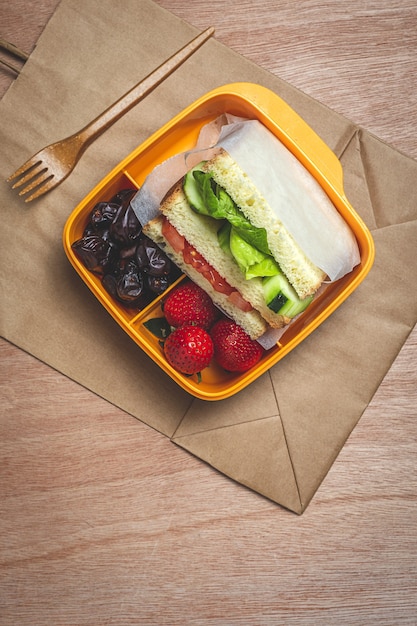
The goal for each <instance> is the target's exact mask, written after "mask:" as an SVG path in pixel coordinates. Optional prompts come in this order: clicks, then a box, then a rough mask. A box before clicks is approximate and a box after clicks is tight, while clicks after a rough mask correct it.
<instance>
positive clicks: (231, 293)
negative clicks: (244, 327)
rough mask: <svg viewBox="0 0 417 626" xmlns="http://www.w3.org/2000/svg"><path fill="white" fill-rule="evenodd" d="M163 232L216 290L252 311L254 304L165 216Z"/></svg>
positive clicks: (174, 247) (244, 308)
mask: <svg viewBox="0 0 417 626" xmlns="http://www.w3.org/2000/svg"><path fill="white" fill-rule="evenodd" d="M162 234H163V236H164V237H165V239H166V240H167V241H168V243H169V244H170V246H171V247H172V248H173V249H174V250H175V252H176V253H177V254H179V253H181V254H182V256H183V259H184V263H187V264H188V265H191V267H193V268H194V269H195V270H197V272H199V273H200V274H201V275H202V276H204V278H205V279H206V280H207V281H208V282H209V283H210V285H211V286H212V287H213V289H214V290H215V291H217V292H218V293H223V294H225V295H226V296H228V298H229V300H230V302H232V304H233V305H234V306H236V307H237V308H238V309H240V310H241V311H245V312H248V311H251V310H252V308H253V307H252V305H251V304H249V302H247V300H245V299H244V298H243V297H242V296H241V295H240V293H239V292H238V291H236V289H234V288H233V287H232V286H231V285H229V283H228V282H227V280H225V279H224V278H223V277H222V276H220V274H219V273H218V272H217V271H216V270H215V269H214V267H213V266H212V265H210V263H208V262H207V261H206V260H205V258H204V257H203V256H202V255H201V254H200V253H199V252H197V250H196V249H195V248H194V246H192V245H191V244H190V243H188V241H187V240H186V239H185V237H183V236H182V235H181V234H180V233H179V232H178V231H177V229H176V228H175V227H174V226H173V225H172V224H171V223H170V222H169V221H168V220H167V219H166V218H165V217H164V219H163V223H162Z"/></svg>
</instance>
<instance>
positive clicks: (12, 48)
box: [0, 37, 29, 61]
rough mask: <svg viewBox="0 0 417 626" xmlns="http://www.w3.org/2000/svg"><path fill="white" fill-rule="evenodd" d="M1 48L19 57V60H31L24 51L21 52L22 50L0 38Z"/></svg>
mask: <svg viewBox="0 0 417 626" xmlns="http://www.w3.org/2000/svg"><path fill="white" fill-rule="evenodd" d="M0 47H1V48H3V49H4V50H7V52H10V53H11V54H14V56H16V57H19V59H22V60H23V61H27V60H28V58H29V55H28V54H26V52H23V50H20V48H18V47H17V46H15V45H14V44H12V43H10V42H8V41H6V40H5V39H3V38H2V37H0Z"/></svg>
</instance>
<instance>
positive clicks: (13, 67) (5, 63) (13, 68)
mask: <svg viewBox="0 0 417 626" xmlns="http://www.w3.org/2000/svg"><path fill="white" fill-rule="evenodd" d="M0 63H1V64H2V65H5V66H6V67H8V68H9V70H13V72H16V74H20V69H19V68H18V67H15V66H14V65H12V64H11V63H8V62H7V61H4V60H3V59H0Z"/></svg>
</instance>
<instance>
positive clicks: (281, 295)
mask: <svg viewBox="0 0 417 626" xmlns="http://www.w3.org/2000/svg"><path fill="white" fill-rule="evenodd" d="M262 285H263V289H264V296H265V302H266V303H267V305H268V307H269V308H270V309H272V311H275V313H278V314H279V315H285V317H289V318H293V317H295V316H296V315H298V314H299V313H302V311H304V310H305V309H306V308H307V307H308V305H309V304H310V302H311V301H312V300H313V296H311V297H309V298H304V299H303V300H300V298H299V297H298V296H297V294H296V292H295V290H294V289H293V287H292V286H291V285H290V283H289V282H288V280H287V279H286V277H285V276H284V275H283V274H276V275H275V276H270V277H268V278H264V280H263V282H262Z"/></svg>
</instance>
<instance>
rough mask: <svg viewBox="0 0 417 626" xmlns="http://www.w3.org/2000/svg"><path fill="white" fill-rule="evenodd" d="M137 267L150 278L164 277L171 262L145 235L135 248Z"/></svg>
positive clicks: (169, 269) (168, 270)
mask: <svg viewBox="0 0 417 626" xmlns="http://www.w3.org/2000/svg"><path fill="white" fill-rule="evenodd" d="M136 260H137V262H138V266H139V267H140V268H141V269H142V270H143V271H144V272H145V273H147V274H150V275H151V276H164V275H167V274H169V272H170V271H171V261H170V260H169V259H168V257H167V256H166V254H165V253H164V252H162V250H161V249H160V248H158V246H157V245H156V244H155V243H154V242H153V241H152V240H151V239H149V238H148V237H146V236H145V235H143V236H142V239H141V241H140V242H139V244H138V246H137V248H136Z"/></svg>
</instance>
